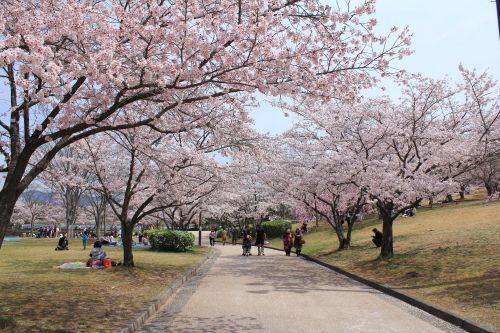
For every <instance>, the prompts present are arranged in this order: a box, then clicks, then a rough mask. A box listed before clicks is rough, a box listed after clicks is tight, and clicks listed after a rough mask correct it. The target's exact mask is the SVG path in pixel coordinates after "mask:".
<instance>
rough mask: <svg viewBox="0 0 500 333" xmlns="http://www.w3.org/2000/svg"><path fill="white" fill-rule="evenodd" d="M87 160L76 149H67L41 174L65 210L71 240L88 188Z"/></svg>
mask: <svg viewBox="0 0 500 333" xmlns="http://www.w3.org/2000/svg"><path fill="white" fill-rule="evenodd" d="M42 151H43V150H42ZM86 158H87V156H86V155H85V154H84V153H83V152H81V151H78V149H76V148H75V147H72V146H69V147H66V148H64V149H62V150H61V151H59V153H58V154H57V156H56V157H55V158H54V159H53V160H52V161H51V163H50V164H49V166H48V167H47V169H46V170H45V172H43V173H42V174H41V179H42V180H43V181H44V182H45V183H47V184H48V185H50V187H51V188H52V191H53V192H54V194H56V195H57V196H58V197H59V198H60V200H61V202H62V205H63V207H64V208H65V221H66V230H67V231H68V236H69V237H70V238H72V237H73V227H74V225H75V223H76V221H77V218H78V214H79V213H80V208H81V206H82V202H81V200H82V195H83V194H84V192H85V191H86V190H87V187H88V186H87V184H88V181H89V179H88V178H89V176H90V172H89V170H88V168H85V167H84V166H83V164H84V163H83V162H82V161H84V160H85V159H86Z"/></svg>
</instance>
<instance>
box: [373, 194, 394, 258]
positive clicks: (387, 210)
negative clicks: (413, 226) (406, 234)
mask: <svg viewBox="0 0 500 333" xmlns="http://www.w3.org/2000/svg"><path fill="white" fill-rule="evenodd" d="M377 208H378V211H379V214H380V217H382V234H383V238H382V247H381V249H380V256H381V257H382V258H390V257H392V256H393V254H394V248H393V238H392V223H393V222H394V219H395V216H393V215H392V210H393V209H394V204H393V203H392V202H381V201H378V202H377Z"/></svg>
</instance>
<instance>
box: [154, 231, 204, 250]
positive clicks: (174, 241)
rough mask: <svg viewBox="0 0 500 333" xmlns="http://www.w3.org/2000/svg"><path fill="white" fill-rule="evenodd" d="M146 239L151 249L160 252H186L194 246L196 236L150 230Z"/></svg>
mask: <svg viewBox="0 0 500 333" xmlns="http://www.w3.org/2000/svg"><path fill="white" fill-rule="evenodd" d="M146 237H147V238H148V240H149V242H150V243H151V248H152V249H153V250H158V251H175V252H184V251H187V250H189V249H190V248H192V247H193V246H194V235H193V234H192V233H190V232H189V231H177V230H148V231H146Z"/></svg>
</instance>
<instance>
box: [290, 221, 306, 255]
mask: <svg viewBox="0 0 500 333" xmlns="http://www.w3.org/2000/svg"><path fill="white" fill-rule="evenodd" d="M304 243H305V242H304V236H303V235H302V231H300V229H299V228H297V229H296V230H295V235H294V239H293V247H295V253H297V257H298V256H300V252H302V245H303V244H304Z"/></svg>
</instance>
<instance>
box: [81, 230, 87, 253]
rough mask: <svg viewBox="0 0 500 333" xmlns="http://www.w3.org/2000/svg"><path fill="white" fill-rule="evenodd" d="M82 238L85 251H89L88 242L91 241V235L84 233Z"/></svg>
mask: <svg viewBox="0 0 500 333" xmlns="http://www.w3.org/2000/svg"><path fill="white" fill-rule="evenodd" d="M80 238H81V239H82V245H83V250H85V249H87V240H88V239H89V235H88V234H87V232H86V231H84V232H82V235H81V236H80Z"/></svg>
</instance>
